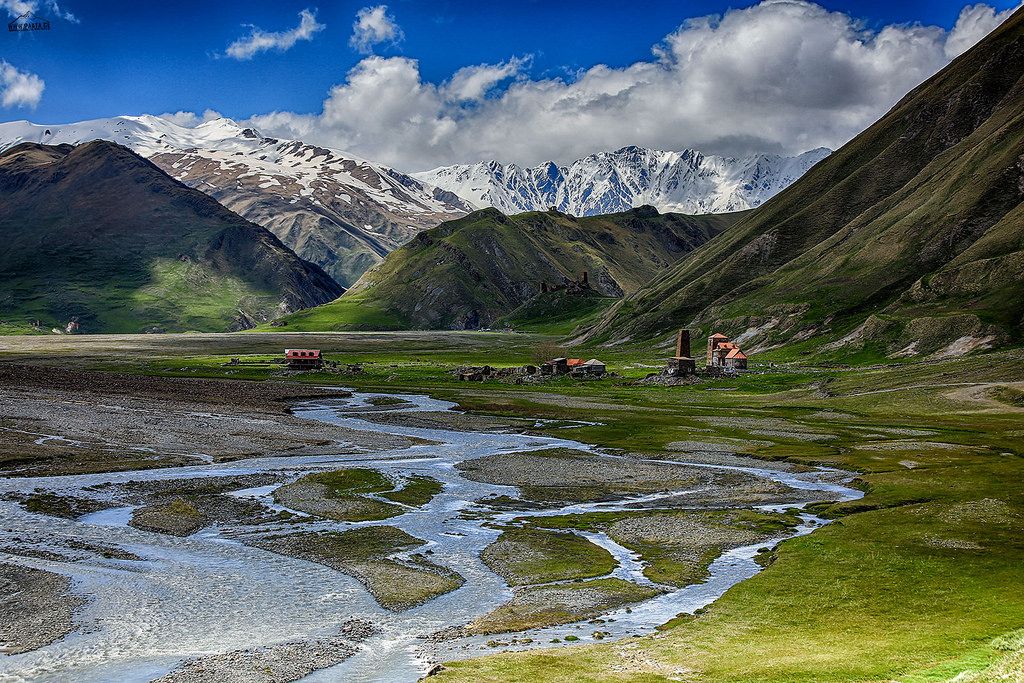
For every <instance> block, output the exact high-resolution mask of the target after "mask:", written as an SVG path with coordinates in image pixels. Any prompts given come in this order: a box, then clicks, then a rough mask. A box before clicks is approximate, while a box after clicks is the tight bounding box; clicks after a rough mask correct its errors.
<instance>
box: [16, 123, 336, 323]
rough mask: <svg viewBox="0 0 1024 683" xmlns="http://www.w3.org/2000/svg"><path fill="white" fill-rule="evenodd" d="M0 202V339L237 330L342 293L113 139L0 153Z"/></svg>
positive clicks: (266, 235)
mask: <svg viewBox="0 0 1024 683" xmlns="http://www.w3.org/2000/svg"><path fill="white" fill-rule="evenodd" d="M0 195H2V196H3V197H4V201H3V202H0V239H2V240H3V245H4V248H3V249H2V250H0V284H2V287H0V332H3V331H6V332H21V333H24V332H32V331H42V332H48V331H49V330H50V329H52V328H55V327H56V328H64V327H65V326H66V325H67V323H68V322H70V321H76V322H77V323H78V324H79V325H80V331H81V332H145V331H168V332H174V331H186V330H199V331H222V330H231V329H244V328H248V327H253V326H255V325H256V324H258V323H260V322H265V321H269V320H273V319H275V318H277V317H280V316H281V315H284V314H287V313H290V312H293V311H297V310H300V309H302V308H307V307H310V306H315V305H317V304H322V303H325V302H328V301H331V300H332V299H334V298H336V297H337V296H339V295H340V294H341V293H342V292H343V291H344V290H343V289H342V287H341V286H340V285H338V284H337V283H336V282H335V281H334V280H332V279H331V278H330V276H328V275H327V274H326V273H325V272H324V271H323V270H321V269H320V268H319V267H317V266H315V265H312V264H310V263H307V262H306V261H303V260H302V259H300V258H299V257H297V256H296V255H295V254H294V253H293V252H292V251H291V250H289V249H288V248H287V247H285V246H284V245H283V244H282V243H281V242H280V241H279V240H278V239H277V238H276V237H274V236H273V235H272V234H271V233H270V232H269V231H267V230H266V229H264V228H261V227H259V226H257V225H255V224H253V223H250V222H249V221H247V220H245V219H243V218H241V217H240V216H238V215H236V214H234V213H232V212H231V211H229V210H227V209H225V208H224V207H223V206H221V205H220V204H218V203H217V202H216V201H215V200H214V199H212V198H210V197H208V196H207V195H205V194H203V193H202V192H199V191H198V190H193V189H190V188H188V187H186V186H185V185H183V184H181V183H179V182H178V181H176V180H174V179H173V178H171V177H170V176H168V175H167V174H166V173H164V172H163V171H161V170H160V169H159V168H157V167H156V166H154V165H153V164H152V163H150V162H149V161H146V160H145V159H143V158H141V157H139V156H138V155H136V154H135V153H133V152H131V151H129V150H128V149H126V148H124V147H120V146H118V145H116V144H114V143H112V142H105V141H97V142H90V143H87V144H83V145H80V146H78V147H72V146H71V145H59V146H47V145H39V144H34V143H25V144H21V145H18V146H16V147H13V148H11V149H9V150H6V151H5V152H3V153H2V154H0Z"/></svg>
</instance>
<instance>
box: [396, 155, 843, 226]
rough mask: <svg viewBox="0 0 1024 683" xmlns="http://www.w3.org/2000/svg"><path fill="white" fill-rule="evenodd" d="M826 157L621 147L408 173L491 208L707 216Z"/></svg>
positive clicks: (760, 195)
mask: <svg viewBox="0 0 1024 683" xmlns="http://www.w3.org/2000/svg"><path fill="white" fill-rule="evenodd" d="M828 155H829V150H827V149H815V150H811V151H810V152H805V153H804V154H801V155H799V156H795V157H782V156H777V155H768V154H759V155H756V156H751V157H745V158H729V157H719V156H709V155H704V154H701V153H700V152H695V151H693V150H683V151H681V152H664V151H659V150H653V149H645V148H642V147H623V148H622V149H620V150H618V151H615V152H601V153H599V154H591V155H590V156H588V157H585V158H583V159H579V160H577V161H574V162H573V163H572V164H569V165H568V166H565V167H561V166H558V165H556V164H555V163H553V162H548V163H546V164H541V165H540V166H535V167H533V168H523V167H520V166H517V165H515V164H507V165H506V164H500V163H498V162H496V161H489V162H482V163H478V164H468V165H459V166H445V167H441V168H435V169H434V170H432V171H425V172H423V173H414V174H413V175H414V176H415V177H417V178H419V179H420V180H422V181H424V182H427V183H430V184H432V185H437V186H438V187H443V188H444V189H446V190H449V191H451V192H453V193H454V194H456V195H458V196H460V197H462V198H463V199H465V200H466V201H467V202H469V203H470V204H472V205H473V206H475V207H477V208H484V207H488V206H492V207H494V208H497V209H499V210H500V211H502V212H504V213H507V214H514V213H519V212H522V211H546V210H547V209H548V208H550V207H554V208H556V209H558V210H559V211H562V212H564V213H569V214H572V215H574V216H595V215H598V214H604V213H615V212H619V211H627V210H629V209H631V208H633V207H637V206H643V205H651V206H654V207H656V208H657V209H658V210H660V211H666V212H671V211H674V212H679V213H687V214H705V213H724V212H729V211H742V210H744V209H750V208H753V207H756V206H760V205H761V204H763V203H764V202H766V201H767V200H768V199H770V198H771V197H773V196H775V195H776V194H777V193H779V192H780V191H782V190H783V189H785V188H786V187H787V186H789V185H790V184H792V183H793V182H794V181H795V180H796V179H797V178H799V177H800V176H802V175H803V174H804V173H806V172H807V170H808V169H810V168H811V167H812V166H814V165H815V164H816V163H818V162H819V161H821V160H822V159H824V158H825V157H827V156H828Z"/></svg>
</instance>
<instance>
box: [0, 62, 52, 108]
mask: <svg viewBox="0 0 1024 683" xmlns="http://www.w3.org/2000/svg"><path fill="white" fill-rule="evenodd" d="M45 88H46V84H45V83H44V82H43V79H41V78H39V76H36V75H35V74H33V73H29V72H27V71H20V70H19V69H17V68H15V67H14V66H13V65H12V64H10V63H9V62H7V61H6V60H3V59H0V105H2V106H3V107H5V108H8V107H30V108H35V106H36V105H37V104H39V100H40V99H41V98H42V97H43V90H44V89H45Z"/></svg>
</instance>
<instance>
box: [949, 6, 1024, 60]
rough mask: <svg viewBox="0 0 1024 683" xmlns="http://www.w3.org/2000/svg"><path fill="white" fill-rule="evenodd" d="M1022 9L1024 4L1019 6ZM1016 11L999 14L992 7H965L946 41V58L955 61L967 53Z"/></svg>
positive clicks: (1009, 10)
mask: <svg viewBox="0 0 1024 683" xmlns="http://www.w3.org/2000/svg"><path fill="white" fill-rule="evenodd" d="M1020 7H1024V3H1022V4H1021V5H1018V9H1019V8H1020ZM1014 11H1015V10H1013V9H1008V10H1005V11H1003V12H998V13H997V12H996V11H995V9H993V8H992V7H989V6H988V5H981V4H978V5H970V6H968V7H965V8H964V9H963V11H962V12H960V17H959V18H958V19H957V20H956V25H955V26H954V27H953V30H952V31H951V32H950V34H949V38H947V39H946V57H948V58H949V59H955V58H956V57H959V56H960V55H962V54H963V53H965V52H967V51H968V50H969V49H971V48H972V47H974V46H975V45H977V44H978V41H979V40H981V39H982V38H984V37H985V36H987V35H988V34H989V33H991V32H992V30H993V29H995V28H996V27H997V26H999V25H1000V24H1001V23H1003V22H1004V21H1006V20H1007V19H1009V18H1010V15H1011V14H1013V13H1014Z"/></svg>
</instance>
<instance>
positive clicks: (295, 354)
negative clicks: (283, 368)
mask: <svg viewBox="0 0 1024 683" xmlns="http://www.w3.org/2000/svg"><path fill="white" fill-rule="evenodd" d="M284 360H285V363H286V364H287V365H288V367H289V368H290V369H292V370H313V369H316V368H320V367H323V364H324V360H323V356H322V355H321V353H320V349H285V350H284Z"/></svg>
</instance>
